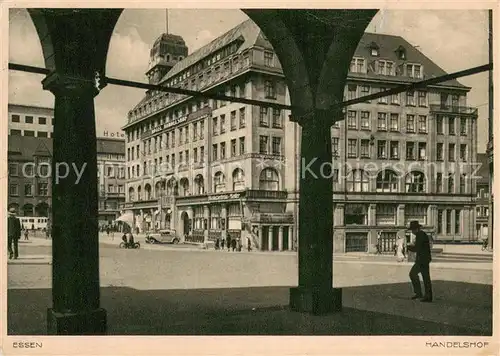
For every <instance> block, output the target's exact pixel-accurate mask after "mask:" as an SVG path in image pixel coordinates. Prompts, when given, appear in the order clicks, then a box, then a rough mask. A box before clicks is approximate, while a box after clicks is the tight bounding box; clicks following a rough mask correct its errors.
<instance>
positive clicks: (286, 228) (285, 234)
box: [283, 226, 290, 251]
mask: <svg viewBox="0 0 500 356" xmlns="http://www.w3.org/2000/svg"><path fill="white" fill-rule="evenodd" d="M289 233H290V227H289V226H284V227H283V250H284V251H288V250H289V249H290V246H288V234H289Z"/></svg>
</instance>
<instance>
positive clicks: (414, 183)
mask: <svg viewBox="0 0 500 356" xmlns="http://www.w3.org/2000/svg"><path fill="white" fill-rule="evenodd" d="M333 181H334V183H339V171H338V169H336V170H334V176H333ZM345 182H346V191H347V192H370V191H371V188H370V175H369V174H368V173H367V172H366V171H364V170H362V169H356V170H353V171H351V172H349V174H348V175H347V177H346V180H345ZM445 182H446V185H445ZM466 182H467V175H465V174H461V175H460V177H459V185H458V186H459V190H458V193H459V194H465V193H467V187H466ZM399 185H400V184H399V177H398V175H397V174H396V173H395V172H394V171H392V170H388V169H387V170H384V171H381V172H379V173H378V175H377V178H376V188H375V190H376V192H377V193H397V192H400V188H399ZM445 187H446V192H445V191H444V188H445ZM404 188H405V190H404V192H406V193H425V192H426V178H425V175H424V174H423V173H422V172H410V173H408V174H407V175H406V176H405V181H404ZM435 192H436V193H449V194H454V193H457V191H456V188H455V174H454V173H449V174H447V175H446V176H445V177H444V176H443V173H436V180H435Z"/></svg>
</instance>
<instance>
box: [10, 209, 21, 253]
mask: <svg viewBox="0 0 500 356" xmlns="http://www.w3.org/2000/svg"><path fill="white" fill-rule="evenodd" d="M7 227H8V229H7V242H8V244H9V259H12V257H14V259H17V258H18V257H19V248H18V243H19V239H20V238H21V222H20V221H19V219H18V218H17V217H16V209H15V208H10V209H9V217H8V219H7ZM12 245H14V251H12Z"/></svg>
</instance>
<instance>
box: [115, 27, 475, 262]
mask: <svg viewBox="0 0 500 356" xmlns="http://www.w3.org/2000/svg"><path fill="white" fill-rule="evenodd" d="M146 74H147V75H148V77H149V80H150V83H154V84H161V85H168V86H174V87H179V88H186V89H192V90H199V91H202V92H207V93H221V94H227V95H230V96H236V97H244V98H249V99H256V100H261V101H269V102H272V103H282V104H287V103H289V98H288V94H287V88H286V84H285V80H284V75H283V71H282V68H281V66H280V63H279V61H278V59H277V57H276V55H275V53H274V51H273V49H272V46H271V45H270V43H269V42H268V41H267V39H266V37H265V36H264V34H263V33H262V32H261V31H260V29H259V28H258V27H257V26H256V25H255V24H254V23H253V22H252V21H250V20H249V21H246V22H244V23H242V24H240V25H238V26H237V27H235V28H233V29H232V30H230V31H229V32H227V33H225V34H224V35H222V36H221V37H219V38H217V39H216V40H214V41H213V42H211V43H209V44H208V45H206V46H204V47H202V48H200V49H199V50H197V51H195V52H194V53H192V54H189V55H188V49H187V47H186V45H185V43H184V41H183V39H182V38H181V37H180V36H175V35H171V34H163V35H161V36H160V37H159V38H158V39H157V41H156V42H155V43H154V45H153V48H152V49H151V60H150V67H149V69H148V71H147V73H146ZM443 74H445V72H444V70H442V69H441V68H440V67H439V66H438V65H436V64H435V63H434V62H432V61H431V60H430V59H429V58H427V57H426V56H425V55H423V54H422V53H421V52H419V51H418V50H417V49H416V48H415V47H414V46H412V45H411V44H409V43H408V42H407V41H405V40H404V39H403V38H401V37H398V36H389V35H380V34H370V33H366V34H365V36H364V37H363V40H362V41H361V42H360V44H359V46H358V49H357V51H356V53H355V56H354V58H353V61H352V64H351V68H350V72H349V76H348V83H347V85H346V89H345V98H346V99H354V98H357V97H360V96H364V95H368V94H370V93H374V92H378V91H380V90H385V89H389V88H392V87H394V86H397V85H401V84H403V83H411V82H414V81H419V80H423V79H427V78H432V77H435V76H440V75H443ZM469 91H470V88H468V87H465V86H463V85H461V84H460V83H459V82H457V81H455V80H452V81H448V82H444V83H441V84H439V85H435V86H431V87H429V88H426V89H425V90H419V91H416V92H408V93H403V94H398V95H393V96H390V97H384V98H381V99H378V100H372V101H371V102H366V103H362V104H357V105H353V106H350V107H348V108H346V110H345V118H344V120H343V121H341V122H339V123H337V124H336V125H335V126H334V127H332V151H333V157H332V159H333V164H334V166H335V170H334V173H335V174H334V177H333V188H334V196H333V200H332V203H333V204H334V225H335V236H333V237H332V238H333V239H334V249H335V251H336V252H350V251H365V252H370V251H373V250H374V248H375V247H374V246H375V244H376V241H377V240H376V237H377V233H379V232H380V233H381V235H382V242H383V247H384V248H385V249H386V250H389V249H391V248H392V246H393V243H394V240H395V236H396V232H397V231H398V229H403V228H405V227H406V226H407V225H408V222H409V221H410V220H418V221H420V223H421V224H422V225H423V226H424V229H425V230H427V231H429V232H431V233H432V234H433V235H434V238H435V239H436V240H440V241H445V240H460V241H464V240H465V241H469V240H475V239H476V234H475V226H476V225H475V212H474V209H475V198H476V181H475V180H474V179H473V170H474V168H473V165H472V164H471V163H473V162H475V161H476V155H477V152H476V145H477V122H476V120H477V110H476V109H474V108H470V107H468V106H467V99H466V96H467V93H468V92H469ZM288 117H289V113H288V112H284V111H283V110H273V109H270V108H263V107H258V106H250V105H244V104H238V103H230V102H224V101H218V100H211V99H210V100H209V99H205V100H203V99H201V100H200V99H194V98H192V97H187V96H182V95H176V94H167V93H164V92H154V91H149V92H147V93H146V95H145V97H144V98H143V100H142V101H141V102H140V103H138V104H137V105H136V106H135V107H134V108H133V109H132V110H130V112H129V114H128V118H127V123H126V124H125V126H124V127H123V129H124V131H125V133H126V141H127V142H126V161H127V172H126V175H127V184H126V195H127V203H126V209H129V210H131V211H133V212H134V214H135V225H136V226H135V228H136V230H138V231H145V230H151V229H155V228H156V229H162V228H169V229H173V230H176V232H177V234H178V235H180V236H181V237H183V238H184V239H185V240H186V241H192V242H207V241H213V240H216V239H217V238H226V237H227V236H231V237H236V238H238V237H240V238H241V239H242V242H243V244H244V245H246V244H247V243H249V242H250V243H251V244H252V246H253V247H254V248H257V249H263V250H287V249H294V248H295V247H296V240H297V236H296V232H297V230H298V225H297V224H298V218H297V217H298V186H299V175H298V172H299V167H300V161H299V155H300V127H299V126H298V125H297V124H295V123H292V122H290V121H289V119H288Z"/></svg>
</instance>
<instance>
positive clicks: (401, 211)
mask: <svg viewBox="0 0 500 356" xmlns="http://www.w3.org/2000/svg"><path fill="white" fill-rule="evenodd" d="M396 214H397V216H396V225H397V226H405V205H404V204H399V205H398V210H397V212H396Z"/></svg>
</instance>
